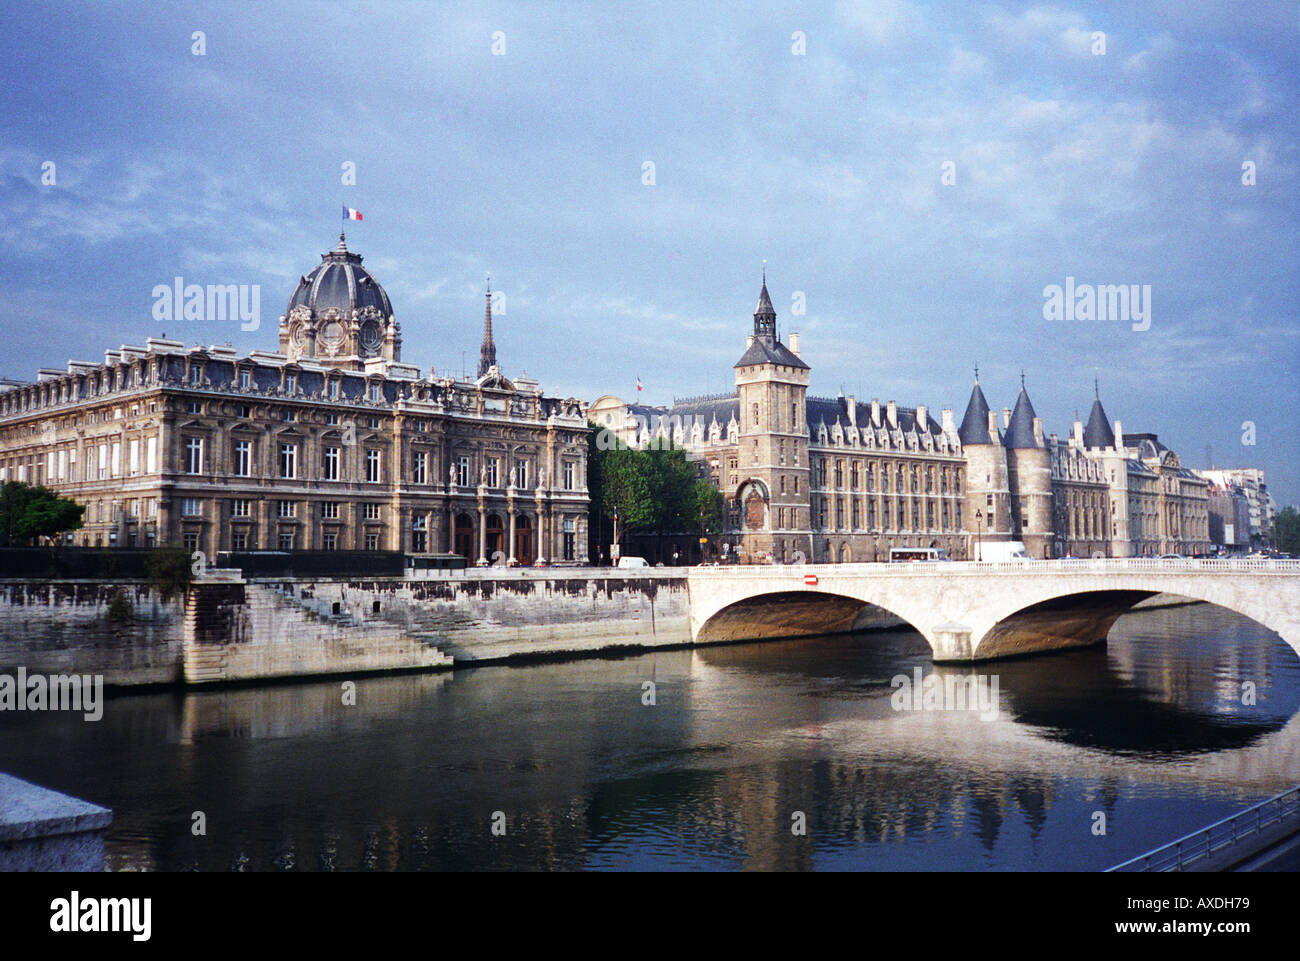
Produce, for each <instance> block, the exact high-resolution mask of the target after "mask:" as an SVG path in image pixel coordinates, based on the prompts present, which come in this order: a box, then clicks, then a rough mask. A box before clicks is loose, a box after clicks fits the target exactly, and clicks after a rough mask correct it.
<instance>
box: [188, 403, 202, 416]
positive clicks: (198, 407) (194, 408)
mask: <svg viewBox="0 0 1300 961" xmlns="http://www.w3.org/2000/svg"><path fill="white" fill-rule="evenodd" d="M190 413H191V414H201V413H203V405H202V404H201V403H199V402H198V401H197V400H192V401H190Z"/></svg>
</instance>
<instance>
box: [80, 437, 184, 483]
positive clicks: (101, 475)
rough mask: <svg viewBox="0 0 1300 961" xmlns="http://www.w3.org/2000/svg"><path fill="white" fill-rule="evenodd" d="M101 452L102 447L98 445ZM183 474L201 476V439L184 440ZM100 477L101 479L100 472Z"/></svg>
mask: <svg viewBox="0 0 1300 961" xmlns="http://www.w3.org/2000/svg"><path fill="white" fill-rule="evenodd" d="M100 450H101V451H102V450H103V445H102V444H101V445H100ZM185 473H187V474H202V473H203V439H202V438H201V437H188V438H186V440H185ZM99 476H100V477H103V476H104V475H103V473H102V472H101V473H100V475H99Z"/></svg>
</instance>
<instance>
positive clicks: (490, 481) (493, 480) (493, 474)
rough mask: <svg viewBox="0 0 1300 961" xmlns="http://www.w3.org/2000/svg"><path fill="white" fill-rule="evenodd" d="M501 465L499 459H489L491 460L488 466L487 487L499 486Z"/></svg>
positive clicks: (488, 461) (488, 460)
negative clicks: (499, 466) (498, 471)
mask: <svg viewBox="0 0 1300 961" xmlns="http://www.w3.org/2000/svg"><path fill="white" fill-rule="evenodd" d="M500 463H501V462H500V460H498V459H497V458H495V457H489V458H487V463H486V466H487V486H488V487H496V486H497V465H498V464H500Z"/></svg>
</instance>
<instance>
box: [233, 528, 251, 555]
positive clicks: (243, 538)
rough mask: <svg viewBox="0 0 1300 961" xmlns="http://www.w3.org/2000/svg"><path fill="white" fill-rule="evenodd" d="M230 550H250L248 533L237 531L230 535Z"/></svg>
mask: <svg viewBox="0 0 1300 961" xmlns="http://www.w3.org/2000/svg"><path fill="white" fill-rule="evenodd" d="M230 549H231V550H232V551H246V550H248V532H247V531H235V532H234V533H233V534H231V535H230Z"/></svg>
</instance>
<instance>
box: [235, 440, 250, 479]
mask: <svg viewBox="0 0 1300 961" xmlns="http://www.w3.org/2000/svg"><path fill="white" fill-rule="evenodd" d="M235 476H236V477H252V476H253V442H252V441H251V440H237V441H235Z"/></svg>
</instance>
